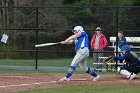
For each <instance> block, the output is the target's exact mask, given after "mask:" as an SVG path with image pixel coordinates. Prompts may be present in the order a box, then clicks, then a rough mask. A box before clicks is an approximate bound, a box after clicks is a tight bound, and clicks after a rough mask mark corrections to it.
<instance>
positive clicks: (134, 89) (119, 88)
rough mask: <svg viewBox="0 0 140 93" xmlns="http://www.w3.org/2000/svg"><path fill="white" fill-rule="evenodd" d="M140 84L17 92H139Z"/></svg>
mask: <svg viewBox="0 0 140 93" xmlns="http://www.w3.org/2000/svg"><path fill="white" fill-rule="evenodd" d="M139 92H140V88H139V86H121V85H120V86H95V85H94V86H93V85H90V86H89V85H88V86H87V85H84V86H76V87H75V86H70V87H63V88H49V89H40V90H32V91H31V90H30V91H23V92H15V93H139Z"/></svg>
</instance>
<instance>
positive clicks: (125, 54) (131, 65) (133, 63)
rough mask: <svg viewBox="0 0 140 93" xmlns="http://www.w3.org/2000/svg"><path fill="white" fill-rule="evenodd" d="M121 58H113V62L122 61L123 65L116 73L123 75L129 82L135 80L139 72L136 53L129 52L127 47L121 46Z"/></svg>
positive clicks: (139, 63) (139, 67)
mask: <svg viewBox="0 0 140 93" xmlns="http://www.w3.org/2000/svg"><path fill="white" fill-rule="evenodd" d="M121 53H122V55H121V56H118V57H114V60H120V61H123V60H124V61H123V63H124V65H123V66H120V67H118V68H117V71H118V72H119V73H120V74H122V75H125V76H126V77H127V78H128V79H129V80H132V79H133V78H135V76H136V74H138V73H139V72H140V60H139V58H138V56H137V54H136V53H134V52H133V51H131V49H130V47H129V46H128V45H123V46H122V48H121Z"/></svg>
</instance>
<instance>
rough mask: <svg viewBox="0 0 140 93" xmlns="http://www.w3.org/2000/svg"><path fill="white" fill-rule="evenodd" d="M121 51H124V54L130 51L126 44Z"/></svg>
mask: <svg viewBox="0 0 140 93" xmlns="http://www.w3.org/2000/svg"><path fill="white" fill-rule="evenodd" d="M121 51H125V52H126V53H129V52H130V51H131V48H130V47H129V46H128V45H127V44H126V45H123V46H122V47H121Z"/></svg>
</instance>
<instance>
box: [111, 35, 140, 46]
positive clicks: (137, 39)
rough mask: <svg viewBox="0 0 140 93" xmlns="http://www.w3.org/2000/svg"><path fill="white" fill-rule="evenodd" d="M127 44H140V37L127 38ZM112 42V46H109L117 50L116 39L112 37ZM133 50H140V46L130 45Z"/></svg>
mask: <svg viewBox="0 0 140 93" xmlns="http://www.w3.org/2000/svg"><path fill="white" fill-rule="evenodd" d="M125 38H126V41H127V43H140V37H125ZM110 42H112V46H108V47H110V48H116V46H115V42H116V37H110ZM129 46H130V47H131V48H140V46H133V45H129Z"/></svg>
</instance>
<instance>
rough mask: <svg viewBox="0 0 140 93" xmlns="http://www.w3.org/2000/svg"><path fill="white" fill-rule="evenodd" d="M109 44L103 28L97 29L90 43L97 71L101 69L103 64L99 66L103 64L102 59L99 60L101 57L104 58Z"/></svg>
mask: <svg viewBox="0 0 140 93" xmlns="http://www.w3.org/2000/svg"><path fill="white" fill-rule="evenodd" d="M107 44H108V41H107V39H106V37H105V35H104V34H103V33H102V30H101V28H100V27H97V28H96V31H95V34H93V36H92V39H91V42H90V46H91V50H92V51H93V64H94V63H95V64H94V68H95V69H98V68H100V67H101V64H99V63H100V62H101V59H99V57H103V51H104V48H105V47H106V46H107Z"/></svg>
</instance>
